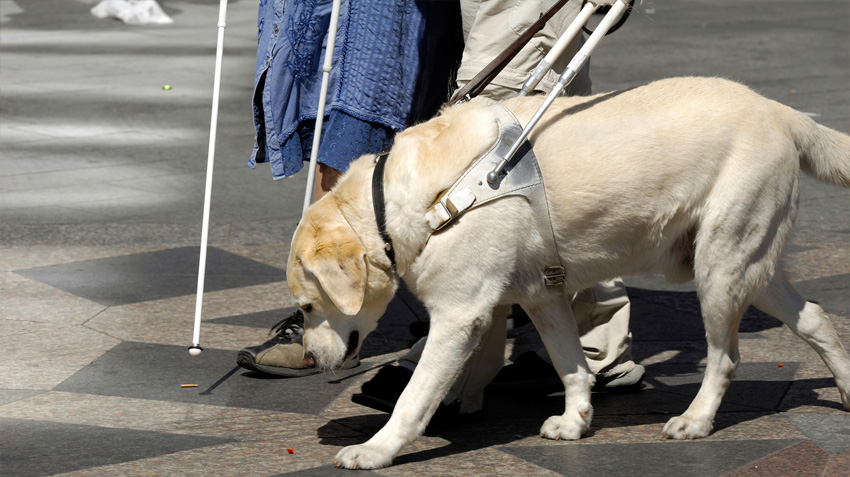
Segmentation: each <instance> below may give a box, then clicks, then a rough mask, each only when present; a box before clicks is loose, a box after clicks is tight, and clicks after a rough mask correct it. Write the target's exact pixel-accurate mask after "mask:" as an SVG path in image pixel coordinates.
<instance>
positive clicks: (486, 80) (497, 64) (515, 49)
mask: <svg viewBox="0 0 850 477" xmlns="http://www.w3.org/2000/svg"><path fill="white" fill-rule="evenodd" d="M568 1H569V0H560V1H559V2H558V3H556V4H555V5H553V6H552V8H550V9H549V10H547V11H546V13H544V14H543V15H541V16H540V18H539V19H537V21H536V22H534V23H533V24H532V25H531V26H530V27H528V29H527V30H526V31H525V32H523V34H522V35H520V37H519V38H517V39H516V40H514V41H513V43H511V44H510V45H508V47H507V48H505V51H503V52H501V53H499V56H497V57H496V58H494V59H493V61H491V62H490V63H489V64H487V66H485V67H484V69H483V70H481V71H480V72H479V73H478V74H477V75H475V76H474V77H473V78H472V79H471V80H469V83H466V85H464V87H463V88H461V89H459V90H457V91H456V92H455V94H453V95H452V99H451V100H449V103H448V104H450V105H451V104H455V103H459V102H463V101H469V100H470V99H472V98H474V97H476V96H478V95H479V94H480V93H481V92H482V91H484V88H486V87H487V85H488V84H490V82H491V81H493V79H495V78H496V76H498V75H499V73H501V72H502V70H503V69H504V68H505V66H508V63H510V62H511V60H512V59H514V57H515V56H516V55H517V53H519V52H520V50H522V47H524V46H525V45H526V44H527V43H528V42H529V41H531V38H533V37H534V35H535V34H536V33H537V32H539V31H540V30H541V29H542V28H543V26H544V25H546V22H548V21H549V19H550V18H552V16H553V15H555V14H556V13H558V10H560V9H561V7H563V6H564V5H566V3H567V2H568Z"/></svg>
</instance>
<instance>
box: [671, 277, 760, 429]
mask: <svg viewBox="0 0 850 477" xmlns="http://www.w3.org/2000/svg"><path fill="white" fill-rule="evenodd" d="M729 298H730V297H722V298H719V299H712V297H707V296H706V295H705V294H700V299H701V300H700V302H701V306H702V315H703V323H704V325H705V337H706V341H707V342H708V356H707V362H706V367H705V376H703V380H702V385H701V386H700V389H699V392H698V393H697V396H696V397H695V398H694V400H693V401H692V402H691V405H690V406H688V409H687V410H686V411H685V413H684V414H682V415H681V416H677V417H674V418H672V419H670V420H669V421H667V424H665V426H664V429H663V430H662V434H663V435H664V436H665V437H669V438H672V439H698V438H700V437H705V436H707V435H708V434H709V433H711V429H712V427H713V421H714V415H715V414H716V413H717V409H718V408H719V407H720V403H721V401H722V399H723V395H724V394H725V393H726V390H727V389H728V388H729V384H730V383H731V382H732V377H733V376H734V374H735V370H736V369H737V367H738V363H739V361H740V355H739V353H738V325H739V323H740V322H741V317H742V316H743V314H744V310H745V309H746V307H747V306H748V305H747V304H746V303H742V302H741V301H740V300H734V301H733V300H729Z"/></svg>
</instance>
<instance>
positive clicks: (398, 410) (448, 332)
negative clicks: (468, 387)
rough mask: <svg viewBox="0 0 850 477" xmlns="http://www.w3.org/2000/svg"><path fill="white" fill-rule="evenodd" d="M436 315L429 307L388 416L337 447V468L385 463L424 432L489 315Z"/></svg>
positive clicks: (461, 311) (488, 320) (475, 342)
mask: <svg viewBox="0 0 850 477" xmlns="http://www.w3.org/2000/svg"><path fill="white" fill-rule="evenodd" d="M442 314H444V315H447V316H443V317H441V316H440V313H434V311H433V310H432V313H431V329H430V332H429V334H428V340H427V342H426V344H425V349H424V350H423V352H422V358H421V360H420V361H419V364H418V366H417V367H416V370H415V371H414V372H413V377H412V378H411V379H410V382H409V383H408V384H407V387H405V388H404V392H402V393H401V396H400V397H399V399H398V402H397V403H396V406H395V409H393V413H392V416H391V417H390V420H389V421H388V422H387V424H386V425H385V426H384V427H383V428H382V429H381V430H380V431H378V433H377V434H375V435H374V436H373V437H372V438H371V439H369V440H368V441H366V442H365V443H363V444H360V445H355V446H348V447H346V448H344V449H342V450H341V451H339V453H338V454H337V455H336V463H337V467H346V468H349V469H377V468H380V467H386V466H388V465H390V464H391V463H392V461H393V458H394V457H395V456H396V455H397V454H398V452H399V451H400V450H401V448H402V446H404V445H405V444H407V443H408V442H411V441H413V440H414V439H416V438H417V437H418V436H419V435H421V434H422V432H423V431H424V430H425V426H427V425H428V422H429V421H430V419H431V416H433V415H434V412H435V411H436V410H437V406H439V405H440V401H441V400H442V399H443V397H444V396H445V395H446V393H447V392H448V390H449V388H450V387H451V385H452V384H453V383H454V382H455V380H456V379H457V377H458V375H459V374H460V372H461V370H462V369H463V366H464V364H465V363H466V362H467V360H468V359H469V357H470V355H471V354H472V351H473V350H474V349H475V347H476V346H477V345H478V342H479V340H480V338H481V336H482V334H483V333H484V332H485V331H486V330H487V329H488V328H489V327H490V323H491V320H492V313H488V314H486V315H485V316H480V317H477V318H474V319H471V320H465V321H464V322H462V323H460V322H459V320H458V316H462V315H463V310H452V311H451V312H447V313H442ZM452 321H454V323H452Z"/></svg>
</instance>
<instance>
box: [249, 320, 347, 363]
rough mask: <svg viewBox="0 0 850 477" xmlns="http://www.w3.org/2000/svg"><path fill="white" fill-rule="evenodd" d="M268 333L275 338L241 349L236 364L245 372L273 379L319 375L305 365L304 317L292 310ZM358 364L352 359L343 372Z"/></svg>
mask: <svg viewBox="0 0 850 477" xmlns="http://www.w3.org/2000/svg"><path fill="white" fill-rule="evenodd" d="M270 333H275V336H274V337H273V338H272V339H270V340H268V341H266V342H265V343H263V344H261V345H257V346H249V347H247V348H243V349H242V350H240V351H239V354H237V355H236V364H238V365H239V366H242V367H243V368H245V369H249V370H251V371H256V372H259V373H264V374H273V375H275V376H287V377H300V376H310V375H311V374H318V373H320V372H321V370H320V369H319V368H316V367H308V366H306V365H305V364H304V361H303V359H304V346H303V345H302V344H301V339H302V338H303V336H304V314H303V313H301V310H295V312H293V313H292V314H291V315H289V316H288V317H286V318H284V319H283V320H281V321H280V322H278V323H277V324H276V325H274V326H273V327H272V329H271V331H270ZM358 364H360V361H359V360H358V359H357V358H355V359H353V360H351V361H349V362H348V363H346V365H345V367H344V369H349V368H353V367H354V366H357V365H358Z"/></svg>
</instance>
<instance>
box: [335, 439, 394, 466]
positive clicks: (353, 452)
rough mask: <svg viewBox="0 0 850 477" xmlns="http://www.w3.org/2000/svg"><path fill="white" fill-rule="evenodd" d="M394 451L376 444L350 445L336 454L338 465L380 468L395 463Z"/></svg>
mask: <svg viewBox="0 0 850 477" xmlns="http://www.w3.org/2000/svg"><path fill="white" fill-rule="evenodd" d="M393 457H395V456H394V455H393V453H392V452H388V451H387V450H386V449H383V448H382V447H381V446H377V445H374V444H360V445H357V446H348V447H345V448H343V449H342V450H341V451H339V452H338V453H337V454H336V458H335V459H334V460H335V461H336V466H337V467H345V468H346V469H380V468H381V467H387V466H388V465H390V464H392V463H393Z"/></svg>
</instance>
